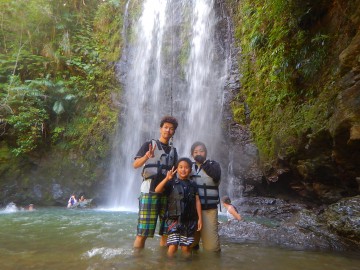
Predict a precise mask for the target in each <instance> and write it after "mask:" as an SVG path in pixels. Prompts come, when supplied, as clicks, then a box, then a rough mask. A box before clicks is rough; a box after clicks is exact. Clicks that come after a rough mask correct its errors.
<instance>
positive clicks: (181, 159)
mask: <svg viewBox="0 0 360 270" xmlns="http://www.w3.org/2000/svg"><path fill="white" fill-rule="evenodd" d="M181 161H185V162H186V163H187V164H189V167H190V169H191V168H192V164H193V163H192V161H191V159H190V158H187V157H182V158H180V159H179V160H178V162H177V163H176V168H177V167H178V166H179V164H180V162H181Z"/></svg>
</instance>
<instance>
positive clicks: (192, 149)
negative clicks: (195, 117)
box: [191, 142, 207, 155]
mask: <svg viewBox="0 0 360 270" xmlns="http://www.w3.org/2000/svg"><path fill="white" fill-rule="evenodd" d="M198 146H202V147H203V148H204V150H205V154H206V155H207V149H206V146H205V143H203V142H194V143H193V145H192V146H191V155H192V154H193V153H194V150H195V148H196V147H198Z"/></svg>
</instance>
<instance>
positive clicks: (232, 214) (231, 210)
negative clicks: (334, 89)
mask: <svg viewBox="0 0 360 270" xmlns="http://www.w3.org/2000/svg"><path fill="white" fill-rule="evenodd" d="M221 202H222V204H223V205H224V207H225V208H226V210H227V211H226V216H227V219H228V221H231V220H241V219H242V218H241V216H240V214H239V212H238V210H237V209H236V207H235V206H233V205H232V204H231V200H230V198H229V196H224V197H222V198H221Z"/></svg>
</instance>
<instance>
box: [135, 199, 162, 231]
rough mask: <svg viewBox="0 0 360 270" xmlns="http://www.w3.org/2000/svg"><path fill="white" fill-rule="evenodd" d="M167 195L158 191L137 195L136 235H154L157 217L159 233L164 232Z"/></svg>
mask: <svg viewBox="0 0 360 270" xmlns="http://www.w3.org/2000/svg"><path fill="white" fill-rule="evenodd" d="M166 206H167V196H166V195H163V194H159V193H141V195H140V197H139V217H138V226H137V235H141V236H147V237H154V234H155V228H156V223H157V219H158V217H159V219H160V228H159V234H160V235H163V234H166V231H167V226H166V222H165V220H164V216H165V212H166Z"/></svg>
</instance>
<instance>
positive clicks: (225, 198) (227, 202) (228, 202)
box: [221, 196, 231, 204]
mask: <svg viewBox="0 0 360 270" xmlns="http://www.w3.org/2000/svg"><path fill="white" fill-rule="evenodd" d="M221 201H222V202H224V203H226V204H231V200H230V197H229V196H224V197H222V198H221Z"/></svg>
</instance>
